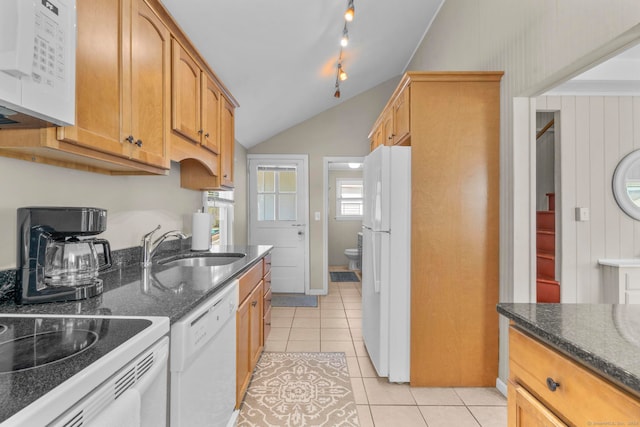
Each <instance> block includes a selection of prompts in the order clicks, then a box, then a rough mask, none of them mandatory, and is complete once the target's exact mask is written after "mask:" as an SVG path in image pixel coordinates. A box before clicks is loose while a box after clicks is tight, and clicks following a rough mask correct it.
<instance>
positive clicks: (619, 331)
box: [498, 303, 640, 396]
mask: <svg viewBox="0 0 640 427" xmlns="http://www.w3.org/2000/svg"><path fill="white" fill-rule="evenodd" d="M498 312H499V313H500V314H502V315H504V316H506V317H508V318H509V319H511V320H512V321H513V322H515V324H516V325H517V326H519V327H520V328H521V329H523V330H525V331H527V332H529V333H531V334H532V335H534V336H536V337H538V338H540V339H541V340H542V341H544V342H546V343H547V344H549V345H551V346H552V347H554V348H556V349H557V350H559V351H561V352H562V353H564V354H566V355H567V356H569V357H571V358H572V359H574V360H576V361H577V362H579V363H581V364H583V365H585V366H587V367H589V368H591V369H592V370H593V371H595V372H597V373H598V374H600V375H602V376H603V377H605V378H607V379H609V380H611V381H612V382H614V383H616V384H618V385H619V386H622V387H623V388H626V389H627V390H629V391H631V392H632V393H634V394H636V395H638V396H640V357H639V355H640V305H633V304H512V303H500V304H498Z"/></svg>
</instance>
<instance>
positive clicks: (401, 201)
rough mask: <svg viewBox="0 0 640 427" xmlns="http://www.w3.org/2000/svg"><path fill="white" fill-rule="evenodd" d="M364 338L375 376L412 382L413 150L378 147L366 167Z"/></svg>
mask: <svg viewBox="0 0 640 427" xmlns="http://www.w3.org/2000/svg"><path fill="white" fill-rule="evenodd" d="M362 229H363V230H362V238H363V239H362V335H363V338H364V343H365V346H366V348H367V352H368V353H369V357H370V359H371V362H372V363H373V366H374V367H375V369H376V371H377V373H378V375H379V376H381V377H388V378H389V381H390V382H408V381H409V352H410V326H411V325H410V314H411V313H410V297H411V271H410V270H411V238H410V237H411V147H388V146H380V147H378V148H376V149H375V150H374V151H373V152H371V153H370V154H369V155H368V156H367V157H366V158H365V161H364V218H363V223H362Z"/></svg>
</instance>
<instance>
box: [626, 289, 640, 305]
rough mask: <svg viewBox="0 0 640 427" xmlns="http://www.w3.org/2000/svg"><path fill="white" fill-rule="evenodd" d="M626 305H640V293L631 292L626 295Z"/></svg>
mask: <svg viewBox="0 0 640 427" xmlns="http://www.w3.org/2000/svg"><path fill="white" fill-rule="evenodd" d="M625 303H626V304H640V291H629V292H626V295H625Z"/></svg>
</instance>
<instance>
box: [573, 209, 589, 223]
mask: <svg viewBox="0 0 640 427" xmlns="http://www.w3.org/2000/svg"><path fill="white" fill-rule="evenodd" d="M576 221H589V208H576Z"/></svg>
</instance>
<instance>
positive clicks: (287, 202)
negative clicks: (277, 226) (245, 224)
mask: <svg viewBox="0 0 640 427" xmlns="http://www.w3.org/2000/svg"><path fill="white" fill-rule="evenodd" d="M297 179H298V171H297V168H296V167H294V166H277V165H273V166H267V165H263V166H259V167H258V173H257V189H258V194H257V198H258V221H295V220H297V217H298V213H297V206H296V201H297V195H296V192H297ZM276 201H277V202H276Z"/></svg>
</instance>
